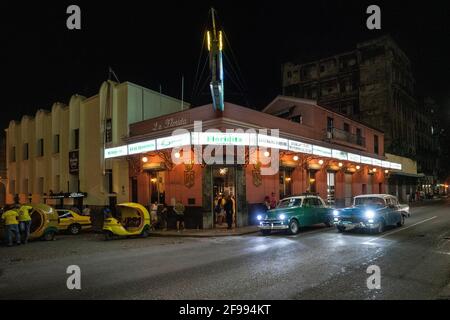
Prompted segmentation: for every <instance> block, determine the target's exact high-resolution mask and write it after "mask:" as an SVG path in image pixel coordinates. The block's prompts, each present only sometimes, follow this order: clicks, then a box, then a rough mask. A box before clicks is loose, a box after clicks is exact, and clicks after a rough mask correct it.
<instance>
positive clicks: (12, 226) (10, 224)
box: [2, 208, 20, 247]
mask: <svg viewBox="0 0 450 320" xmlns="http://www.w3.org/2000/svg"><path fill="white" fill-rule="evenodd" d="M18 217H19V213H18V212H17V209H15V208H11V209H9V210H7V211H6V212H5V213H3V214H2V220H3V222H4V224H5V229H6V242H7V245H8V247H11V246H12V245H13V241H12V235H13V234H14V236H15V238H16V243H17V244H20V234H19V222H18V221H17V218H18Z"/></svg>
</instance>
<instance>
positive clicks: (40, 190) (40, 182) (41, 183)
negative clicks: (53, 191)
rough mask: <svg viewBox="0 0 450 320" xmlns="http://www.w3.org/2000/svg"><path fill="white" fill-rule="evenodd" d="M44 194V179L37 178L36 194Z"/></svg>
mask: <svg viewBox="0 0 450 320" xmlns="http://www.w3.org/2000/svg"><path fill="white" fill-rule="evenodd" d="M43 193H44V177H39V179H38V194H43Z"/></svg>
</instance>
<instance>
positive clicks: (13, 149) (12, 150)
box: [10, 146, 16, 162]
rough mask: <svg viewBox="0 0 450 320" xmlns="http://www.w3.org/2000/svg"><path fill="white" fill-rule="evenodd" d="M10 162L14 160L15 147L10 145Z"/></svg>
mask: <svg viewBox="0 0 450 320" xmlns="http://www.w3.org/2000/svg"><path fill="white" fill-rule="evenodd" d="M10 160H11V162H16V147H15V146H13V147H11V155H10Z"/></svg>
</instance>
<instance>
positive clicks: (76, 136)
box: [73, 129, 80, 150]
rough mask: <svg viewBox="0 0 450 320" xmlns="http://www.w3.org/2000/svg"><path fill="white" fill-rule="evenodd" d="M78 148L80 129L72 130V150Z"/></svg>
mask: <svg viewBox="0 0 450 320" xmlns="http://www.w3.org/2000/svg"><path fill="white" fill-rule="evenodd" d="M79 147H80V129H75V130H73V148H74V149H75V150H76V149H78V148H79Z"/></svg>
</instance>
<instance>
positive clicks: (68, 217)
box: [58, 210, 73, 229]
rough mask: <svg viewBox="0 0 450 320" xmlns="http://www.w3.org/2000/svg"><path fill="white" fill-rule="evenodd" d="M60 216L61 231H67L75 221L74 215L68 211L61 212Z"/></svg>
mask: <svg viewBox="0 0 450 320" xmlns="http://www.w3.org/2000/svg"><path fill="white" fill-rule="evenodd" d="M58 214H59V219H60V222H59V227H60V229H67V228H68V227H69V225H70V224H71V223H72V220H73V217H72V214H71V213H70V212H69V211H67V210H64V211H59V212H58Z"/></svg>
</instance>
